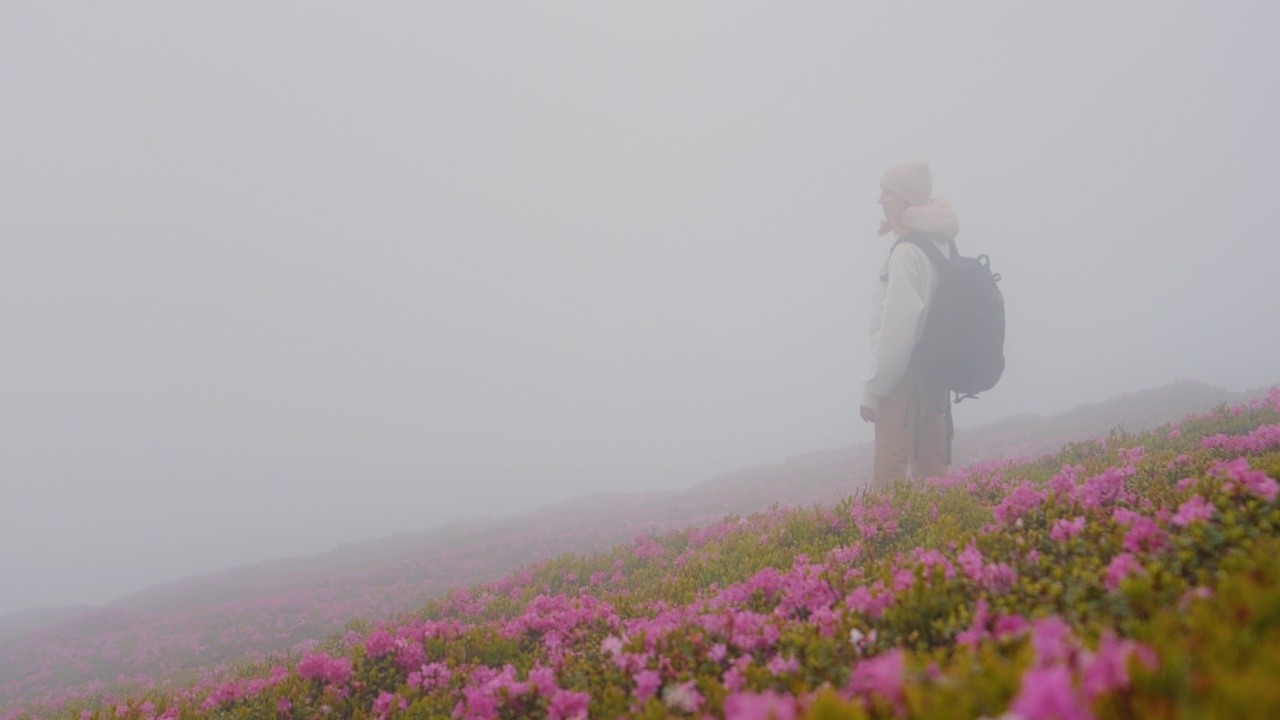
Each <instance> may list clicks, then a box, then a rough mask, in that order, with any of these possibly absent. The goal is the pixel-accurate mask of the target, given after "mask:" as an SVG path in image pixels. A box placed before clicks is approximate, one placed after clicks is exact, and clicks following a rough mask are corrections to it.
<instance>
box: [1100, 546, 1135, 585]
mask: <svg viewBox="0 0 1280 720" xmlns="http://www.w3.org/2000/svg"><path fill="white" fill-rule="evenodd" d="M1141 570H1142V563H1140V562H1138V561H1137V559H1136V558H1134V556H1133V555H1130V554H1129V553H1120V554H1118V555H1116V556H1115V557H1113V558H1111V562H1110V563H1109V564H1108V565H1107V572H1106V579H1105V581H1104V584H1105V585H1106V586H1107V589H1108V590H1115V589H1116V588H1118V587H1120V581H1121V580H1123V579H1125V578H1126V577H1128V576H1130V575H1132V574H1133V573H1135V572H1140V571H1141Z"/></svg>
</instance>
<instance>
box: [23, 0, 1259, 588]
mask: <svg viewBox="0 0 1280 720" xmlns="http://www.w3.org/2000/svg"><path fill="white" fill-rule="evenodd" d="M1062 5H1063V6H1064V7H1059V8H1057V9H1048V8H1046V7H1044V6H1042V4H1035V5H1034V6H1032V5H1031V4H1013V3H1002V4H998V5H997V4H989V5H979V6H977V7H975V6H974V5H973V4H965V5H964V6H960V5H959V4H955V3H936V4H912V7H910V8H908V7H904V4H898V3H895V4H888V3H883V4H879V3H878V4H875V5H870V4H865V3H822V4H801V3H773V4H767V5H766V4H761V3H745V2H733V3H717V4H709V3H690V2H653V1H650V2H644V3H632V4H630V5H624V4H622V3H590V2H583V3H554V4H548V3H465V4H463V3H448V4H446V3H383V4H380V5H378V6H377V7H372V6H369V5H365V4H362V5H359V6H357V5H353V4H350V3H313V2H307V3H301V2H298V3H248V2H224V3H216V4H213V3H206V4H199V5H197V4H194V3H160V2H156V3H140V2H139V3H129V4H128V5H127V6H122V5H121V4H109V5H108V4H102V3H87V2H86V3H58V4H54V3H43V2H17V1H9V2H6V3H4V5H3V7H0V98H2V101H0V577H4V578H6V581H5V582H4V583H3V584H2V585H0V612H3V611H8V610H13V609H18V608H22V607H26V606H29V605H44V604H73V603H77V602H102V601H106V600H108V599H111V598H113V597H116V596H118V595H120V594H122V593H125V592H129V591H132V590H135V589H138V588H140V587H142V586H144V585H148V584H152V583H155V582H159V581H163V580H168V579H173V578H176V577H179V576H182V575H187V574H193V573H200V572H205V571H208V570H212V569H216V568H219V567H223V566H226V565H232V564H239V563H243V562H248V561H252V560H258V559H263V558H267V557H276V556H280V555H286V554H294V553H305V552H316V551H320V550H324V549H327V548H328V547H330V546H332V545H334V544H336V543H338V542H343V541H350V540H356V539H362V538H367V537H371V536H375V535H381V534H385V533H388V532H391V531H393V530H411V531H412V530H419V529H423V528H425V527H427V526H430V525H434V524H438V523H441V522H445V521H448V520H451V519H457V518H465V517H472V516H475V515H478V514H505V513H511V512H519V511H522V510H525V509H528V508H531V507H534V506H538V505H542V504H546V503H549V502H554V501H557V500H560V499H564V498H567V497H571V496H574V495H581V494H587V493H593V492H599V491H606V490H648V489H670V488H676V487H682V486H687V485H690V484H693V483H695V482H697V481H700V480H702V479H705V478H707V477H710V476H712V475H715V474H717V473H720V472H723V471H727V470H732V469H736V468H740V467H744V466H749V465H753V464H758V463H762V462H771V461H777V460H780V459H782V458H784V457H786V456H788V455H791V454H795V453H799V452H804V451H808V450H814V449H820V448H829V447H839V446H845V445H849V444H852V443H854V442H859V441H862V440H865V439H868V438H870V426H866V425H864V424H863V423H861V421H860V420H858V413H857V400H858V398H859V397H860V395H861V391H860V387H859V384H860V377H861V375H862V371H863V365H864V363H865V358H866V342H867V340H866V328H867V324H868V313H869V312H870V296H871V292H872V288H873V282H874V279H875V275H876V273H877V270H878V265H879V263H880V261H881V260H882V258H883V256H884V253H885V252H886V251H887V249H888V242H887V241H886V240H885V239H884V238H878V237H877V236H876V234H875V230H876V228H877V226H878V223H879V217H880V215H879V212H880V209H879V207H878V206H877V205H876V198H877V195H878V189H877V181H878V179H879V176H880V173H881V172H882V171H883V169H884V168H885V167H887V166H888V165H890V164H892V163H894V162H897V161H899V160H903V159H907V158H928V159H929V160H930V161H931V163H932V166H933V169H934V179H935V192H938V193H941V194H944V195H946V196H947V197H948V198H950V199H951V201H952V202H953V203H954V204H955V206H956V208H957V210H958V213H959V215H960V224H961V232H960V236H959V238H958V243H959V246H960V249H961V251H962V252H964V253H966V254H976V253H978V252H985V253H987V254H988V255H990V256H991V258H992V264H993V266H994V268H995V269H996V270H997V271H999V272H1001V273H1002V274H1003V276H1004V281H1003V282H1002V287H1003V289H1004V292H1005V296H1006V301H1007V303H1008V344H1007V348H1006V351H1007V356H1008V363H1009V365H1008V370H1007V372H1006V374H1005V377H1004V379H1003V381H1002V382H1001V384H1000V386H999V387H998V388H997V389H996V390H995V391H993V392H991V393H989V394H988V395H987V396H986V397H984V398H983V399H982V400H981V401H980V402H977V403H965V404H964V405H962V406H961V408H960V410H959V414H958V415H957V422H958V424H959V425H961V426H962V427H963V426H965V425H970V426H971V425H976V424H980V423H984V422H988V421H991V420H994V419H997V418H1000V417H1004V416H1007V415H1010V414H1014V413H1024V412H1037V413H1052V412H1057V411H1061V410H1065V409H1068V408H1070V407H1073V406H1075V405H1077V404H1079V403H1082V402H1089V401H1096V400H1101V399H1104V398H1106V397H1109V396H1111V395H1114V394H1117V393H1120V392H1125V391H1129V390H1135V389H1139V388H1144V387H1151V386H1154V385H1159V384H1163V383H1167V382H1170V381H1173V380H1175V379H1199V380H1203V381H1205V382H1209V383H1213V384H1217V385H1220V386H1223V387H1226V388H1229V389H1233V390H1241V389H1246V388H1251V387H1256V386H1260V385H1263V384H1266V383H1271V382H1275V381H1277V380H1280V371H1278V368H1280V335H1277V333H1276V332H1275V328H1276V326H1277V322H1276V320H1277V315H1278V313H1277V302H1276V296H1275V290H1274V287H1275V281H1276V272H1277V268H1278V267H1280V246H1278V244H1277V240H1276V232H1275V228H1274V226H1273V225H1274V223H1273V220H1272V218H1271V215H1272V214H1273V213H1274V211H1273V210H1271V207H1272V206H1273V204H1274V202H1275V197H1276V194H1277V189H1278V188H1277V185H1278V183H1277V179H1276V178H1277V175H1276V167H1277V161H1278V160H1280V152H1278V151H1280V140H1277V134H1276V132H1275V131H1274V124H1275V119H1276V118H1277V117H1280V92H1278V91H1277V87H1280V83H1277V82H1275V78H1274V74H1275V68H1276V67H1280V51H1278V50H1277V48H1276V44H1275V43H1274V42H1273V38H1271V37H1270V35H1269V33H1270V32H1271V29H1273V28H1274V27H1276V25H1277V22H1278V21H1280V11H1277V10H1276V9H1274V7H1275V6H1273V5H1270V4H1267V3H1248V4H1240V5H1232V4H1219V5H1215V6H1214V7H1208V6H1201V5H1200V4H1193V3H1160V4H1157V3H1143V4H1133V5H1132V6H1129V5H1126V4H1116V3H1070V4H1066V3H1063V4H1062Z"/></svg>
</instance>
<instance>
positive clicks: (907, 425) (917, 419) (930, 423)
mask: <svg viewBox="0 0 1280 720" xmlns="http://www.w3.org/2000/svg"><path fill="white" fill-rule="evenodd" d="M950 401H951V398H950V394H949V393H948V392H947V391H946V389H945V388H940V387H936V386H934V385H932V384H931V383H928V382H926V381H924V380H922V379H921V378H920V377H919V376H918V375H917V374H916V372H915V371H914V370H913V369H908V370H907V374H906V375H905V376H904V377H903V378H902V382H900V383H898V387H896V388H894V390H893V392H891V393H889V396H888V397H886V398H885V399H883V400H881V401H880V409H879V410H878V411H877V413H876V464H875V474H874V476H873V477H872V480H871V487H872V489H876V490H879V489H882V488H886V487H889V486H890V485H892V484H893V482H894V481H895V480H905V479H907V477H908V474H909V476H910V477H911V478H913V479H916V480H921V479H924V478H929V477H939V476H941V475H945V474H946V472H947V409H948V405H949V403H950Z"/></svg>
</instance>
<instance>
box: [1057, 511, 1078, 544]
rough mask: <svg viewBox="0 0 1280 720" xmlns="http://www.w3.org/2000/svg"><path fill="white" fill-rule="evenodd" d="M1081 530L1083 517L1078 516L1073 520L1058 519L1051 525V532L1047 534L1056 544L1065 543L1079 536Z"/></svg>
mask: <svg viewBox="0 0 1280 720" xmlns="http://www.w3.org/2000/svg"><path fill="white" fill-rule="evenodd" d="M1083 530H1084V516H1078V517H1076V518H1075V519H1074V520H1065V519H1058V520H1055V521H1054V523H1053V530H1051V531H1050V532H1049V538H1050V539H1052V540H1056V541H1057V542H1066V541H1067V540H1070V539H1071V538H1073V537H1075V536H1076V535H1079V534H1080V533H1081V531H1083Z"/></svg>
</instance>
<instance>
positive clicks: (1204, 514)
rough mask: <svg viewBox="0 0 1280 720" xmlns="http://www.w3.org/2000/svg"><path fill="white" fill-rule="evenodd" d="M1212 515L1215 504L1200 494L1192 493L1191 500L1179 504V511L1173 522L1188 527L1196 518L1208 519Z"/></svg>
mask: <svg viewBox="0 0 1280 720" xmlns="http://www.w3.org/2000/svg"><path fill="white" fill-rule="evenodd" d="M1212 516H1213V505H1210V504H1209V503H1207V502H1205V501H1204V498H1202V497H1200V496H1199V495H1192V496H1191V499H1190V500H1188V501H1186V502H1184V503H1182V505H1180V506H1178V513H1177V514H1176V515H1174V516H1173V524H1174V525H1177V526H1178V527H1186V526H1187V525H1190V524H1191V523H1193V522H1195V521H1196V520H1208V519H1209V518H1210V517H1212Z"/></svg>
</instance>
